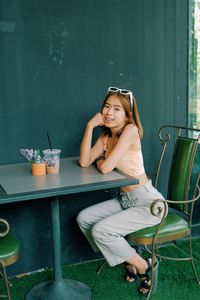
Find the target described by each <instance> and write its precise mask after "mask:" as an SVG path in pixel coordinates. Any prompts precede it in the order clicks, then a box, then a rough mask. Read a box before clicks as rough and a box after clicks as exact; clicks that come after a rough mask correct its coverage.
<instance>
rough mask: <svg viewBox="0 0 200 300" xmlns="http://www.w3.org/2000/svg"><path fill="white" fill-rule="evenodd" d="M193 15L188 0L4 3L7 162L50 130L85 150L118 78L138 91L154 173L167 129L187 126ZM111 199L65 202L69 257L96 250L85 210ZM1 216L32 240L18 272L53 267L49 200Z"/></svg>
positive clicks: (3, 157) (0, 23)
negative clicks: (80, 216)
mask: <svg viewBox="0 0 200 300" xmlns="http://www.w3.org/2000/svg"><path fill="white" fill-rule="evenodd" d="M187 14H188V1H187V0H151V1H149V0H123V1H122V0H101V1H100V0H85V1H83V0H59V1H55V0H42V1H39V0H17V1H16V0H10V1H6V0H1V1H0V44H1V47H0V70H1V71H0V90H1V96H0V97H1V98H0V103H1V108H0V136H1V147H0V164H4V163H13V162H22V161H24V158H23V157H22V156H21V155H20V153H19V150H20V148H24V147H27V148H40V149H44V148H47V147H48V143H47V138H46V132H47V131H48V132H49V134H50V136H51V140H52V146H53V147H54V148H60V149H62V157H68V156H74V155H78V154H79V145H80V141H81V138H82V134H83V130H84V126H85V124H86V122H87V120H88V118H90V117H91V116H92V115H93V114H94V113H96V112H97V111H98V110H99V109H100V107H101V103H102V100H103V98H104V96H105V92H106V89H107V87H108V86H110V85H114V86H120V87H123V88H128V89H131V90H132V91H133V92H134V94H135V97H136V99H137V102H138V108H139V111H140V114H141V119H142V123H143V126H144V130H145V136H144V139H143V151H144V159H145V166H146V170H147V173H148V174H153V173H154V170H155V167H156V164H157V159H158V152H159V149H160V148H159V146H158V141H157V140H156V139H155V135H156V134H157V130H158V128H159V127H160V126H161V125H163V124H166V123H171V124H174V123H175V124H181V125H185V124H186V123H187V117H186V116H187V23H188V16H187ZM161 189H162V183H161ZM163 192H164V189H163ZM105 197H108V195H107V194H106V195H105V193H96V194H95V195H93V194H84V195H77V197H76V198H75V197H74V196H73V197H72V198H70V197H66V198H65V199H64V200H65V201H62V224H61V230H62V239H63V261H64V262H65V263H68V262H75V261H76V262H77V261H79V260H84V259H88V258H92V257H94V255H93V254H92V251H91V249H90V248H89V246H88V245H87V243H86V242H85V240H84V238H83V236H82V235H81V233H80V232H79V230H78V228H77V227H76V223H75V217H76V214H77V213H78V211H79V210H80V209H81V208H82V207H85V206H88V205H89V204H91V203H93V202H94V200H93V199H96V200H95V201H100V200H102V199H103V198H105ZM3 208H4V209H3ZM1 215H2V216H5V217H7V218H8V220H9V221H10V222H11V224H12V225H13V227H14V229H15V231H16V233H17V235H18V237H19V238H20V240H22V246H21V260H20V262H19V263H18V264H16V265H15V266H14V267H13V270H14V271H13V272H24V271H27V270H34V269H37V268H40V267H44V266H46V265H49V264H51V252H50V251H49V245H50V228H49V199H46V200H45V201H44V200H43V201H40V199H38V200H37V201H31V202H29V203H28V204H26V203H21V204H18V205H15V206H14V205H9V206H4V207H1ZM30 233H31V234H30ZM41 233H42V234H41ZM80 244H81V245H84V246H81V247H80ZM46 249H48V255H47V254H46V252H47V251H46ZM38 252H39V253H40V255H38ZM95 257H96V256H95Z"/></svg>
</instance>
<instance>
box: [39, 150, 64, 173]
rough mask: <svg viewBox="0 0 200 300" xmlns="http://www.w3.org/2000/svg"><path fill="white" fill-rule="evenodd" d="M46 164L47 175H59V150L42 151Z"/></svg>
mask: <svg viewBox="0 0 200 300" xmlns="http://www.w3.org/2000/svg"><path fill="white" fill-rule="evenodd" d="M42 152H43V154H44V159H45V162H46V168H47V174H59V171H60V153H61V150H60V149H52V150H51V149H46V150H43V151H42Z"/></svg>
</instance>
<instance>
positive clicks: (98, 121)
mask: <svg viewBox="0 0 200 300" xmlns="http://www.w3.org/2000/svg"><path fill="white" fill-rule="evenodd" d="M103 125H104V122H103V118H102V114H101V113H99V112H98V113H97V114H96V115H94V117H93V118H92V119H91V120H90V121H89V122H88V126H89V127H92V128H94V127H97V126H103Z"/></svg>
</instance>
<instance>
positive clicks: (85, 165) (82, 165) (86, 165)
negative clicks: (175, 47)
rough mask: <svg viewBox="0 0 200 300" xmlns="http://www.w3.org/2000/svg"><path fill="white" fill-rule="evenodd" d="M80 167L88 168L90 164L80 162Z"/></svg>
mask: <svg viewBox="0 0 200 300" xmlns="http://www.w3.org/2000/svg"><path fill="white" fill-rule="evenodd" d="M79 165H80V167H81V168H88V167H89V166H90V163H86V162H84V161H81V160H79Z"/></svg>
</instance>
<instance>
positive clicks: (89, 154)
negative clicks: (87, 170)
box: [79, 113, 103, 167]
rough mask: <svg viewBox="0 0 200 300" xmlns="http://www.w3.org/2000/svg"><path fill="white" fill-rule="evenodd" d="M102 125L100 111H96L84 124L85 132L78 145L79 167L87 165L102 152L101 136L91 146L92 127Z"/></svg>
mask: <svg viewBox="0 0 200 300" xmlns="http://www.w3.org/2000/svg"><path fill="white" fill-rule="evenodd" d="M102 125H103V119H102V115H101V113H97V114H96V115H95V116H94V117H93V118H92V119H91V120H90V121H89V122H88V123H87V125H86V128H85V133H84V136H83V140H82V143H81V147H80V158H79V163H80V166H81V167H89V166H90V165H91V164H92V163H93V162H94V160H95V159H96V158H97V157H98V156H99V155H101V154H102V153H103V143H102V139H101V137H99V138H98V140H97V142H96V143H95V145H94V146H93V147H92V135H93V129H94V128H95V127H97V126H102Z"/></svg>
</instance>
